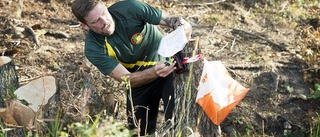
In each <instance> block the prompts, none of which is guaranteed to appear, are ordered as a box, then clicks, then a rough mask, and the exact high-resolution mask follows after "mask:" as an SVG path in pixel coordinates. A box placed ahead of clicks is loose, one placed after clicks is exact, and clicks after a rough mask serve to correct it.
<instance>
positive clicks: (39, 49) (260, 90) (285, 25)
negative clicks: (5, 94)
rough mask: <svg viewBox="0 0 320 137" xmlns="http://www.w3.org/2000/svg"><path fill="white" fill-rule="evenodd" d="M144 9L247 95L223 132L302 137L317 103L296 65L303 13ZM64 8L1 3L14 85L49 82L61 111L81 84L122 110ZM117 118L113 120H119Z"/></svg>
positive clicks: (27, 0) (263, 5)
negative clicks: (187, 33) (181, 34)
mask: <svg viewBox="0 0 320 137" xmlns="http://www.w3.org/2000/svg"><path fill="white" fill-rule="evenodd" d="M144 1H145V2H148V3H150V4H152V5H154V6H156V7H157V8H161V9H163V10H166V11H167V12H169V13H171V14H172V15H175V16H181V17H183V18H185V19H186V20H187V21H189V22H190V23H191V25H192V26H193V34H192V37H199V38H200V47H201V51H202V54H203V56H204V57H205V58H206V59H207V60H221V61H222V62H223V63H224V65H225V66H226V67H227V68H228V70H229V72H230V73H231V75H232V76H233V77H234V78H235V79H236V80H237V81H238V82H240V83H241V84H242V85H243V86H245V87H248V88H250V92H249V93H248V94H247V96H246V97H245V98H244V99H243V100H242V101H241V102H240V103H239V104H238V106H237V107H236V108H235V109H234V110H233V111H232V112H231V113H230V115H229V117H228V118H227V120H226V121H225V122H224V123H223V124H222V125H224V127H229V128H230V127H232V128H234V129H236V130H237V131H238V132H240V133H255V134H257V135H258V136H260V135H262V134H265V135H268V136H284V135H287V134H290V133H291V135H293V134H295V135H301V136H305V135H306V133H309V130H310V123H311V122H312V119H313V118H314V117H315V116H316V113H319V112H320V107H319V105H320V103H319V101H317V100H313V99H309V98H308V96H309V94H310V89H312V88H314V87H313V86H314V85H312V84H310V83H307V82H304V79H303V77H304V75H303V73H302V63H301V61H299V60H298V59H297V57H296V56H297V53H299V52H300V50H301V49H300V45H297V41H299V40H301V38H300V33H301V29H300V28H302V27H305V26H307V27H310V26H311V27H312V24H309V21H306V20H304V21H303V20H300V19H299V17H300V15H301V14H302V13H306V12H307V11H305V10H303V9H299V10H297V11H295V12H288V11H289V9H290V5H291V4H292V1H284V0H283V2H280V3H281V5H277V6H276V5H270V3H268V2H269V1H266V2H261V1H254V0H250V1H237V2H235V1H233V0H230V1H203V0H195V1H176V2H175V3H173V2H172V1H171V2H170V1H160V0H156V1H151V0H144ZM71 2H72V1H71V0H2V1H0V33H1V34H0V52H1V54H3V55H7V56H10V57H11V58H12V59H13V60H14V62H15V65H16V69H17V72H18V75H19V81H20V84H21V85H24V84H26V83H28V82H29V81H31V80H33V79H35V78H39V77H41V76H46V75H53V76H55V78H56V79H57V81H58V83H59V89H60V91H59V92H60V99H61V101H62V103H63V104H64V107H65V108H68V107H67V106H68V105H70V106H72V105H75V102H74V100H73V97H77V95H79V94H80V93H79V91H81V90H82V89H81V86H80V85H81V83H82V82H83V81H84V79H88V80H89V81H90V82H91V84H92V85H94V87H95V88H96V90H97V91H99V92H100V93H108V94H109V93H113V94H114V95H115V98H116V100H118V101H120V102H121V100H123V99H122V98H123V97H124V92H123V90H122V89H119V88H118V86H119V83H117V82H114V81H113V80H112V79H109V78H108V77H106V76H103V75H102V74H100V73H99V72H98V70H97V69H96V68H94V67H93V66H92V65H91V64H90V63H89V62H88V61H87V60H86V59H85V57H84V54H83V44H84V32H83V30H82V29H81V28H80V27H79V24H78V22H77V20H76V19H75V18H74V17H73V15H72V13H71V10H70V5H71ZM112 2H114V1H111V2H110V3H112ZM305 7H308V5H306V6H305ZM313 8H314V10H313V11H314V12H313V13H311V12H310V13H309V12H308V13H306V14H316V15H319V7H316V6H315V7H313ZM318 25H319V24H318ZM32 33H34V34H32ZM112 91H117V92H112ZM119 91H120V92H119ZM70 96H72V98H70ZM123 103H124V102H122V103H120V105H119V106H120V107H121V106H123V105H124V104H123ZM122 113H123V112H119V114H118V115H117V117H118V118H119V119H121V118H124V117H125V116H124V114H122ZM224 130H227V128H224ZM225 132H228V131H225ZM292 133H293V134H292Z"/></svg>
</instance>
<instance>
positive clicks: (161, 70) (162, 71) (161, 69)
mask: <svg viewBox="0 0 320 137" xmlns="http://www.w3.org/2000/svg"><path fill="white" fill-rule="evenodd" d="M175 64H176V63H175V62H172V63H170V62H166V61H159V62H158V63H157V64H156V65H155V66H154V69H155V72H156V74H157V75H158V76H159V77H166V76H168V75H169V74H170V73H172V72H173V71H174V70H175V69H176V67H174V66H175Z"/></svg>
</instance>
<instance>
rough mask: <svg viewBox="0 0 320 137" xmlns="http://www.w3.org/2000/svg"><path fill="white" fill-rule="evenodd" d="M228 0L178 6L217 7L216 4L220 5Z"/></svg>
mask: <svg viewBox="0 0 320 137" xmlns="http://www.w3.org/2000/svg"><path fill="white" fill-rule="evenodd" d="M225 1H226V0H220V1H216V2H210V3H196V4H177V5H178V6H184V7H190V6H203V5H206V6H208V5H215V4H219V3H221V2H225Z"/></svg>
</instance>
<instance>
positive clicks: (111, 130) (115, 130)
mask: <svg viewBox="0 0 320 137" xmlns="http://www.w3.org/2000/svg"><path fill="white" fill-rule="evenodd" d="M68 129H69V132H70V133H71V134H72V136H81V137H96V136H101V137H102V136H104V137H116V136H119V135H121V136H122V137H130V136H132V135H133V131H130V130H129V129H127V128H126V127H125V126H124V124H123V123H121V122H116V121H115V120H114V119H113V118H112V117H107V118H106V119H104V120H101V121H100V120H99V118H97V119H96V121H95V122H94V123H92V124H90V123H80V122H76V123H72V124H71V125H69V126H68ZM61 135H63V136H70V135H68V133H66V132H62V133H61Z"/></svg>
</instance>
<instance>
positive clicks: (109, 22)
mask: <svg viewBox="0 0 320 137" xmlns="http://www.w3.org/2000/svg"><path fill="white" fill-rule="evenodd" d="M85 19H86V21H87V26H88V27H89V28H90V29H92V30H93V31H94V32H96V33H98V34H103V35H106V36H109V35H112V34H113V32H114V30H115V26H114V21H113V19H112V17H111V15H110V13H109V11H108V8H107V7H106V6H105V4H104V3H102V2H101V3H99V4H97V5H96V6H95V7H94V8H93V9H92V10H91V11H90V12H89V14H88V15H87V17H85Z"/></svg>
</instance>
